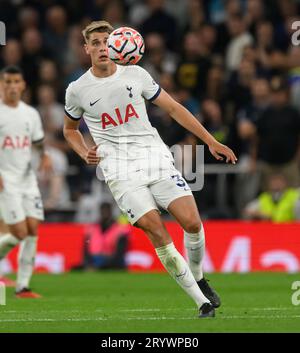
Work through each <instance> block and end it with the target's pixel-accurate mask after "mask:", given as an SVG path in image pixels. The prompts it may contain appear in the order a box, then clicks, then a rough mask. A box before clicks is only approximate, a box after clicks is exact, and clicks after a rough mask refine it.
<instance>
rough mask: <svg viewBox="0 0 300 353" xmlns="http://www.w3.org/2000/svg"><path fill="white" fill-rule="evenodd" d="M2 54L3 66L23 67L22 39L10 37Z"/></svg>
mask: <svg viewBox="0 0 300 353" xmlns="http://www.w3.org/2000/svg"><path fill="white" fill-rule="evenodd" d="M1 54H2V55H1V58H0V60H1V66H10V65H13V66H19V67H22V58H23V50H22V46H21V43H20V41H18V40H17V39H13V38H12V39H8V40H7V41H6V45H4V46H3V49H2V53H1Z"/></svg>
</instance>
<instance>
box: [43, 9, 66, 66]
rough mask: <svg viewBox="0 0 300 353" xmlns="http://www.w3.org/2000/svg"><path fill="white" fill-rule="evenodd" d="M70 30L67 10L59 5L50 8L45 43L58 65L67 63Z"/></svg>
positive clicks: (47, 14) (47, 15) (47, 16)
mask: <svg viewBox="0 0 300 353" xmlns="http://www.w3.org/2000/svg"><path fill="white" fill-rule="evenodd" d="M68 35H69V29H68V26H67V13H66V10H65V9H64V8H63V7H62V6H59V5H54V6H52V7H50V8H49V9H48V10H47V12H46V30H45V32H44V43H45V46H46V48H47V50H49V51H50V53H51V54H52V56H53V57H55V60H56V61H57V63H58V64H61V65H63V64H64V63H65V59H66V58H65V54H66V48H67V45H68Z"/></svg>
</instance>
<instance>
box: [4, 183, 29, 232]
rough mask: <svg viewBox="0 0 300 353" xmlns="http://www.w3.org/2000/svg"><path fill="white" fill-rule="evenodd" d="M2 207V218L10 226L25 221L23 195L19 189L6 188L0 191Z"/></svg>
mask: <svg viewBox="0 0 300 353" xmlns="http://www.w3.org/2000/svg"><path fill="white" fill-rule="evenodd" d="M0 209H1V216H2V220H3V221H4V223H6V224H7V225H8V226H10V225H14V224H19V223H21V222H24V221H25V218H26V215H25V212H24V208H23V195H22V193H21V191H20V190H18V189H6V190H3V191H1V192H0Z"/></svg>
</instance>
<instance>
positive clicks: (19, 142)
mask: <svg viewBox="0 0 300 353" xmlns="http://www.w3.org/2000/svg"><path fill="white" fill-rule="evenodd" d="M30 145H31V143H30V139H29V137H28V136H5V137H4V140H3V142H2V145H1V149H6V148H10V149H13V150H15V149H24V148H27V147H30Z"/></svg>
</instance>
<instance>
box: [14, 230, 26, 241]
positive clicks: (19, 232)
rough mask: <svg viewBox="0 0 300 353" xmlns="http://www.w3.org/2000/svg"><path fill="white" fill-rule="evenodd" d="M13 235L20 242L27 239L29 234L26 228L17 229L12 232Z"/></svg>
mask: <svg viewBox="0 0 300 353" xmlns="http://www.w3.org/2000/svg"><path fill="white" fill-rule="evenodd" d="M11 233H12V235H13V236H15V237H16V238H18V239H19V240H23V239H25V238H26V237H27V235H28V232H27V229H26V228H17V229H14V230H13V231H12V232H11Z"/></svg>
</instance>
